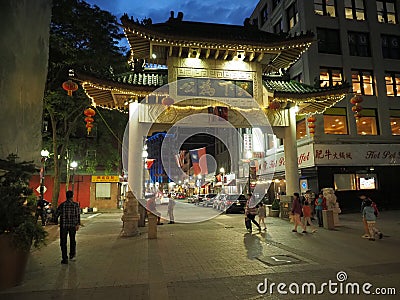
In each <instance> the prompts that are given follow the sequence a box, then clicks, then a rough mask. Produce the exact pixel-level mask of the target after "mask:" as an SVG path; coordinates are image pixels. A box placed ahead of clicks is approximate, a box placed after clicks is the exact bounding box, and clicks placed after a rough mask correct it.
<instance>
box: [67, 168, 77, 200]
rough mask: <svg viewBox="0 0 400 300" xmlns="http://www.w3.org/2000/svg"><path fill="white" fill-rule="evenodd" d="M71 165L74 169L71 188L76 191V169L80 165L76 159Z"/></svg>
mask: <svg viewBox="0 0 400 300" xmlns="http://www.w3.org/2000/svg"><path fill="white" fill-rule="evenodd" d="M69 166H70V167H71V169H72V188H71V190H72V193H73V192H74V184H75V170H76V168H77V167H78V163H77V162H76V161H71V163H70V164H69ZM74 196H75V195H74Z"/></svg>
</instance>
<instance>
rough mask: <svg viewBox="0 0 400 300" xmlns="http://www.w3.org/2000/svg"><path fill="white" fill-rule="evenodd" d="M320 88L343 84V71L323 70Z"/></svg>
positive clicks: (320, 75)
mask: <svg viewBox="0 0 400 300" xmlns="http://www.w3.org/2000/svg"><path fill="white" fill-rule="evenodd" d="M319 82H320V86H322V87H326V86H336V85H338V84H342V82H343V76H342V70H341V69H331V68H321V69H320V71H319Z"/></svg>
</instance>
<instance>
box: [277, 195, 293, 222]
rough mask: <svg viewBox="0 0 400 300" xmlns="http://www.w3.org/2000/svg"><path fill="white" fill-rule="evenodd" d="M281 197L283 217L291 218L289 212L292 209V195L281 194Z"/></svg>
mask: <svg viewBox="0 0 400 300" xmlns="http://www.w3.org/2000/svg"><path fill="white" fill-rule="evenodd" d="M280 198H281V199H280V210H281V213H280V216H281V219H285V220H289V213H290V212H291V211H292V202H293V200H292V196H288V195H281V196H280Z"/></svg>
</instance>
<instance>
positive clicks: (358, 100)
mask: <svg viewBox="0 0 400 300" xmlns="http://www.w3.org/2000/svg"><path fill="white" fill-rule="evenodd" d="M363 101H364V99H363V98H362V97H361V96H359V95H355V96H354V97H353V98H351V99H350V103H351V104H354V105H357V104H358V103H361V102H363Z"/></svg>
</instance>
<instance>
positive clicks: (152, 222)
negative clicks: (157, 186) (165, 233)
mask: <svg viewBox="0 0 400 300" xmlns="http://www.w3.org/2000/svg"><path fill="white" fill-rule="evenodd" d="M147 219H148V220H149V223H148V224H149V230H148V234H147V235H148V238H149V239H156V238H157V219H158V217H157V216H156V215H155V214H153V213H152V212H149V211H148V212H147Z"/></svg>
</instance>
